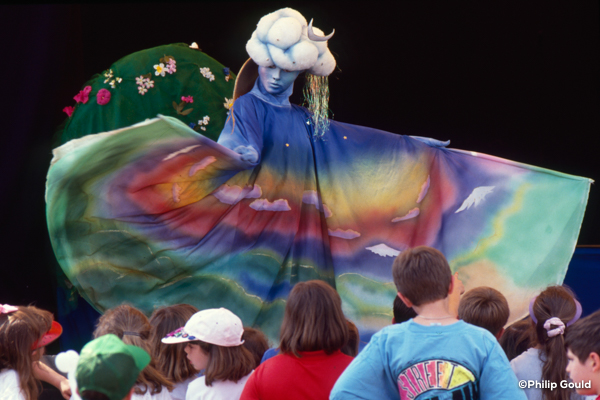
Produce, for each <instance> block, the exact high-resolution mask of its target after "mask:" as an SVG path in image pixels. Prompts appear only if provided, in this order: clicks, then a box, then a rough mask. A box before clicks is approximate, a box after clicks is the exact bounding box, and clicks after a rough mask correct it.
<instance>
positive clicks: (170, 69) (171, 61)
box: [165, 58, 177, 74]
mask: <svg viewBox="0 0 600 400" xmlns="http://www.w3.org/2000/svg"><path fill="white" fill-rule="evenodd" d="M165 71H167V72H168V73H169V74H172V73H173V72H177V65H176V62H175V59H174V58H169V61H168V62H167V65H166V67H165Z"/></svg>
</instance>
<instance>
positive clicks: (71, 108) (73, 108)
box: [63, 106, 75, 118]
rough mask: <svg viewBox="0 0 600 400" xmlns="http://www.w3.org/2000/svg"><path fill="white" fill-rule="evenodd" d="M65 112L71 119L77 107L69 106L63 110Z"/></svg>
mask: <svg viewBox="0 0 600 400" xmlns="http://www.w3.org/2000/svg"><path fill="white" fill-rule="evenodd" d="M63 111H64V112H65V113H67V115H68V116H69V118H70V117H71V115H73V111H75V107H71V106H68V107H65V108H63Z"/></svg>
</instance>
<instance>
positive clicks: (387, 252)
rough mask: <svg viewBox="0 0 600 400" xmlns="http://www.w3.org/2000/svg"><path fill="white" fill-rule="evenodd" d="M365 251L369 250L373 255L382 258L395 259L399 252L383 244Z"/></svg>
mask: <svg viewBox="0 0 600 400" xmlns="http://www.w3.org/2000/svg"><path fill="white" fill-rule="evenodd" d="M366 249H367V250H371V251H372V252H373V253H375V254H377V255H378V256H382V257H396V256H397V255H398V254H400V250H396V249H393V248H391V247H390V246H388V245H385V244H383V243H381V244H378V245H377V246H371V247H366Z"/></svg>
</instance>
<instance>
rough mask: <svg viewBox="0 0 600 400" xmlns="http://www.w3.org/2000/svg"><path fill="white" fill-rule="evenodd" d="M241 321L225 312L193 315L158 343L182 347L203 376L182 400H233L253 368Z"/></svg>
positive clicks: (205, 311)
mask: <svg viewBox="0 0 600 400" xmlns="http://www.w3.org/2000/svg"><path fill="white" fill-rule="evenodd" d="M243 334H244V326H243V325H242V320H241V319H240V318H239V317H238V316H237V315H235V314H234V313H232V312H231V311H229V310H227V309H225V308H212V309H208V310H203V311H199V312H197V313H196V314H194V315H193V316H192V317H191V318H190V319H189V320H188V321H187V322H186V324H185V326H183V327H181V328H179V329H177V330H175V331H173V332H171V333H169V334H168V335H167V336H165V337H164V338H163V339H162V342H163V343H165V344H169V345H172V344H177V343H185V350H184V351H185V353H186V354H187V358H188V359H189V360H190V362H191V363H192V365H193V366H194V368H196V369H197V370H199V371H204V376H201V377H199V378H197V379H195V380H194V381H193V382H192V383H190V384H189V386H188V390H187V394H186V397H185V398H186V400H201V399H212V400H237V399H239V398H240V395H241V393H242V390H243V389H244V385H245V384H246V381H247V380H248V377H249V376H250V373H251V372H252V370H253V368H254V356H253V355H252V354H251V353H250V351H249V350H248V349H246V348H245V347H244V346H243V344H244V341H243V340H242V335H243Z"/></svg>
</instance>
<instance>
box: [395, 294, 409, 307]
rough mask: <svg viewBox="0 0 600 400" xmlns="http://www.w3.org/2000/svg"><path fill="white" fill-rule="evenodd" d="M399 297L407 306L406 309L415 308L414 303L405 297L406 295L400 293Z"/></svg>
mask: <svg viewBox="0 0 600 400" xmlns="http://www.w3.org/2000/svg"><path fill="white" fill-rule="evenodd" d="M398 297H400V300H402V302H403V303H404V304H405V305H406V307H408V308H411V307H412V306H413V303H412V301H410V300H409V299H407V298H406V297H404V295H403V294H402V293H400V292H398Z"/></svg>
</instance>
